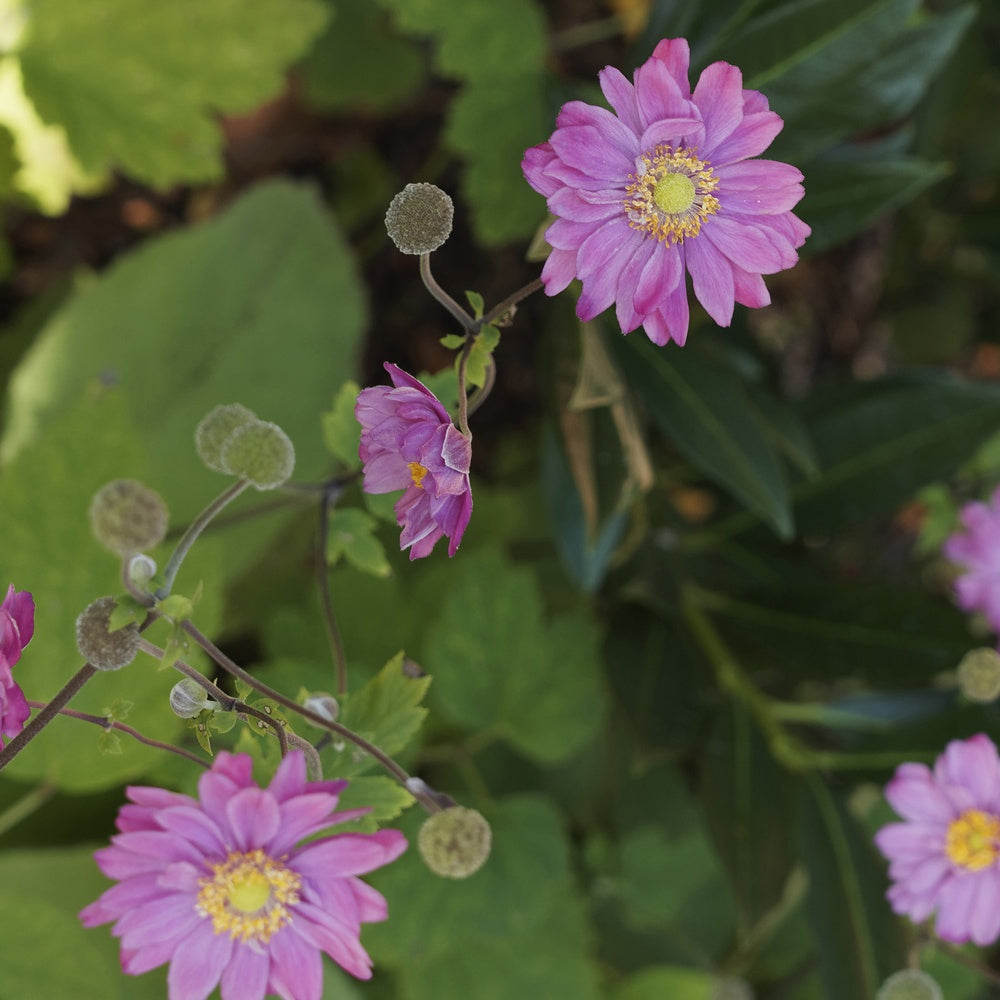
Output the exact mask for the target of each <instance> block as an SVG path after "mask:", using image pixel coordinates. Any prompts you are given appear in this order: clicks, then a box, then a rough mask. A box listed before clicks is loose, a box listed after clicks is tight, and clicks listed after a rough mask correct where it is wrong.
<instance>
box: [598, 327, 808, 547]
mask: <svg viewBox="0 0 1000 1000" xmlns="http://www.w3.org/2000/svg"><path fill="white" fill-rule="evenodd" d="M612 344H614V345H615V355H616V357H617V358H618V360H619V363H620V364H621V367H622V370H623V372H624V374H625V377H626V380H627V381H628V383H629V384H630V385H631V386H632V388H633V389H634V390H635V391H636V392H637V393H639V395H640V396H641V397H642V399H643V401H644V402H645V404H646V406H647V407H648V409H649V412H650V414H651V415H652V417H653V419H654V420H655V421H656V423H657V424H658V425H659V427H660V429H661V430H662V431H663V432H664V433H665V434H666V435H667V437H668V438H669V439H670V441H671V443H672V444H673V446H674V447H675V448H676V449H677V451H678V452H680V454H681V455H683V456H684V457H685V458H686V459H687V460H688V461H689V462H691V464H692V465H694V466H695V467H696V468H698V469H700V470H701V471H702V472H704V473H705V475H707V476H708V477H709V478H710V479H712V480H714V481H715V482H717V483H718V484H719V485H721V486H722V487H724V488H725V489H727V490H728V491H729V492H730V493H732V494H733V496H735V497H736V499H738V500H739V501H741V502H742V503H743V504H744V505H746V507H748V508H749V509H750V510H751V511H753V512H754V513H755V514H757V515H758V516H760V517H761V518H762V519H763V520H764V521H765V522H766V523H767V524H769V525H770V526H771V527H772V528H773V529H774V530H775V531H776V532H777V533H778V534H779V535H780V536H782V537H788V536H790V535H791V533H792V515H791V506H790V502H789V495H788V484H787V482H786V479H785V474H784V470H783V468H782V465H781V462H780V461H779V459H778V456H777V454H776V452H775V449H774V446H773V445H772V443H771V439H770V434H769V432H768V428H767V424H766V422H765V421H764V419H763V417H762V416H761V414H760V412H759V411H758V410H757V408H756V407H755V405H754V403H753V401H752V400H751V399H750V397H749V396H748V394H747V392H746V391H745V389H744V387H743V383H742V381H741V380H740V379H739V378H738V377H737V376H736V375H735V374H733V372H732V370H731V368H730V367H729V366H728V365H726V364H724V363H721V362H719V361H718V360H717V359H715V358H713V357H711V356H709V355H706V354H704V353H703V352H700V351H699V350H698V349H697V347H696V346H695V345H692V344H689V345H687V346H686V347H684V349H683V350H681V349H678V348H670V347H668V348H662V347H656V346H655V345H653V344H651V343H649V341H648V340H647V339H646V338H645V337H642V336H638V335H633V336H632V337H629V338H627V339H626V340H621V339H620V338H616V339H613V340H612Z"/></svg>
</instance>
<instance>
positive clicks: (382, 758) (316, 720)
mask: <svg viewBox="0 0 1000 1000" xmlns="http://www.w3.org/2000/svg"><path fill="white" fill-rule="evenodd" d="M180 627H181V628H182V629H183V630H184V631H185V632H187V634H188V635H189V636H191V638H192V639H194V641H195V642H196V643H198V645H199V646H201V648H202V649H204V650H205V652H206V653H208V655H209V656H211V657H212V659H213V660H215V662H216V663H217V664H218V665H219V666H220V667H222V669H223V670H225V671H226V672H227V673H228V674H231V675H232V676H233V677H235V678H237V680H241V681H243V683H244V684H249V685H250V687H252V688H253V689H254V690H255V691H257V692H258V693H259V694H262V695H264V697H265V698H270V699H271V700H272V701H275V702H277V703H278V704H279V705H283V706H284V707H285V708H288V709H290V710H291V711H293V712H298V714H299V715H301V716H302V718H303V719H308V720H309V721H310V722H311V723H313V725H315V726H318V727H319V728H321V729H326V730H328V731H329V732H331V733H335V734H336V735H337V736H340V737H343V739H345V740H348V741H350V742H351V743H353V744H354V745H355V746H356V747H359V748H360V749H362V750H364V752H365V753H366V754H368V755H369V756H370V757H372V758H373V759H375V760H377V761H378V762H379V764H381V765H382V767H384V768H385V769H386V770H387V771H388V772H389V773H390V774H391V775H392V776H393V777H394V778H395V779H396V780H397V781H398V782H399V783H400V784H401V785H404V786H405V785H406V782H407V781H408V780H409V778H410V775H409V774H407V772H406V771H405V770H404V769H403V768H402V767H400V766H399V764H397V763H396V762H395V761H394V760H393V759H392V758H391V757H390V756H389V755H388V754H386V753H383V752H382V751H381V750H380V749H379V748H378V747H377V746H375V744H374V743H369V742H368V740H366V739H365V738H364V737H362V736H359V735H358V734H357V733H355V732H353V731H352V730H350V729H348V728H347V727H346V726H342V725H341V724H340V723H339V722H331V721H330V720H329V719H325V718H323V716H322V715H318V714H317V713H316V712H313V711H311V710H310V709H308V708H306V707H305V706H303V705H300V704H298V702H295V701H293V700H292V699H291V698H288V697H286V696H285V695H283V694H282V693H281V692H280V691H275V690H274V689H273V688H271V687H268V685H267V684H264V683H263V682H262V681H259V680H257V678H256V677H254V676H253V674H248V673H247V672H246V671H245V670H244V669H243V668H242V667H241V666H239V665H238V664H237V663H234V662H233V661H232V660H231V659H230V658H229V657H228V656H226V654H225V653H223V652H222V650H221V649H219V647H218V646H216V645H215V643H214V642H212V640H211V639H209V638H208V636H206V635H203V634H202V633H201V632H200V631H199V630H198V628H197V626H196V625H195V624H194V623H193V622H191V621H188V620H185V621H182V622H181V623H180Z"/></svg>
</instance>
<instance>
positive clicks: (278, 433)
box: [222, 420, 295, 490]
mask: <svg viewBox="0 0 1000 1000" xmlns="http://www.w3.org/2000/svg"><path fill="white" fill-rule="evenodd" d="M222 460H223V462H225V463H226V466H227V467H228V469H229V471H230V472H231V473H232V474H233V475H234V476H242V477H243V478H244V479H249V480H250V482H251V483H253V484H254V486H256V487H257V489H259V490H273V489H275V488H277V487H278V486H280V485H281V484H282V483H283V482H285V480H287V479H288V477H289V476H290V475H291V474H292V472H293V470H294V469H295V446H294V445H293V444H292V442H291V439H290V438H289V437H288V435H287V434H286V433H285V432H284V431H283V430H282V429H281V428H280V427H279V426H278V425H277V424H272V423H268V422H267V421H266V420H254V421H253V422H252V423H249V424H244V425H243V426H242V427H237V428H236V430H234V431H233V432H232V434H230V435H229V437H228V438H226V441H225V444H224V445H223V446H222Z"/></svg>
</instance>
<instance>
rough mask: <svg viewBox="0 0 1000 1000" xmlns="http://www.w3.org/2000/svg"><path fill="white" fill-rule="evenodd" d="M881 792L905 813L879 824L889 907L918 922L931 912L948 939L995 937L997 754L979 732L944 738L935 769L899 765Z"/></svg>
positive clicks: (999, 902) (998, 932) (998, 902)
mask: <svg viewBox="0 0 1000 1000" xmlns="http://www.w3.org/2000/svg"><path fill="white" fill-rule="evenodd" d="M885 796H886V798H887V799H888V800H889V803H890V804H891V805H892V807H893V809H895V810H896V812H897V813H899V815H900V816H902V818H903V822H902V823H890V824H889V825H888V826H884V827H883V828H882V829H881V830H879V832H878V834H877V835H876V837H875V843H876V844H877V845H878V848H879V850H880V851H881V852H882V853H883V854H884V855H885V856H886V857H887V858H888V859H889V875H890V877H891V878H892V880H893V884H892V886H891V887H890V889H889V892H888V898H889V902H890V903H891V904H892V908H893V909H894V910H895V911H896V912H897V913H902V914H904V915H905V916H907V917H909V918H910V919H911V920H913V921H914V922H916V923H920V922H921V921H924V920H926V919H928V917H930V916H931V915H932V914H934V913H935V912H936V913H937V917H936V921H935V931H936V933H937V935H938V937H940V938H943V939H944V940H945V941H953V942H955V943H962V942H965V941H973V942H975V943H976V944H978V945H988V944H992V943H993V942H994V941H995V940H996V939H997V938H998V937H1000V758H998V756H997V748H996V746H995V745H994V743H993V741H992V740H991V739H989V737H987V736H984V735H983V734H981V733H980V734H979V735H978V736H973V737H971V738H970V739H967V740H955V741H953V742H952V743H949V744H948V746H947V747H946V748H945V751H944V753H943V754H942V755H941V756H940V757H939V758H938V759H937V762H936V763H935V765H934V769H933V771H932V770H930V769H929V768H928V767H926V766H925V765H923V764H902V765H901V766H900V767H899V768H898V769H897V771H896V775H895V777H894V778H893V779H892V781H890V782H889V784H888V786H887V787H886V790H885Z"/></svg>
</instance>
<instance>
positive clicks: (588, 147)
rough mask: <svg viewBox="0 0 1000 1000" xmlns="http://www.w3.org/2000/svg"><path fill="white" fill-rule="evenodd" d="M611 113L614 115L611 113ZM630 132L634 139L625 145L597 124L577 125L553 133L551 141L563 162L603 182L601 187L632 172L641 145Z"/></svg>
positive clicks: (618, 181)
mask: <svg viewBox="0 0 1000 1000" xmlns="http://www.w3.org/2000/svg"><path fill="white" fill-rule="evenodd" d="M608 115H609V117H612V118H613V117H614V116H612V115H611V113H610V112H608ZM614 120H615V121H617V120H618V119H617V118H615V119H614ZM619 124H620V123H619ZM622 131H623V132H624V131H625V129H624V128H623V129H622ZM628 135H629V137H630V139H631V142H630V144H629V145H628V146H624V147H622V146H618V145H615V143H614V141H613V140H612V138H611V137H610V136H607V135H605V134H604V133H603V132H602V131H600V130H599V129H597V128H595V127H594V126H591V125H575V126H573V127H572V128H563V129H559V130H558V131H557V132H554V133H553V134H552V138H551V139H550V140H549V141H550V142H551V143H552V148H553V149H554V150H555V151H556V153H557V154H558V156H559V159H560V160H562V161H563V163H565V164H567V165H568V166H571V167H573V168H575V169H577V170H580V171H581V172H583V173H585V174H587V175H588V176H589V177H593V178H595V179H597V180H600V181H602V182H603V184H602V186H603V187H607V186H608V185H609V184H613V183H620V182H622V181H623V179H624V178H625V177H627V176H628V175H629V174H630V173H631V172H632V169H633V160H634V158H635V156H636V154H637V153H638V152H639V146H638V142H637V141H636V138H635V136H633V135H632V133H631V132H629V133H628Z"/></svg>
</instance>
